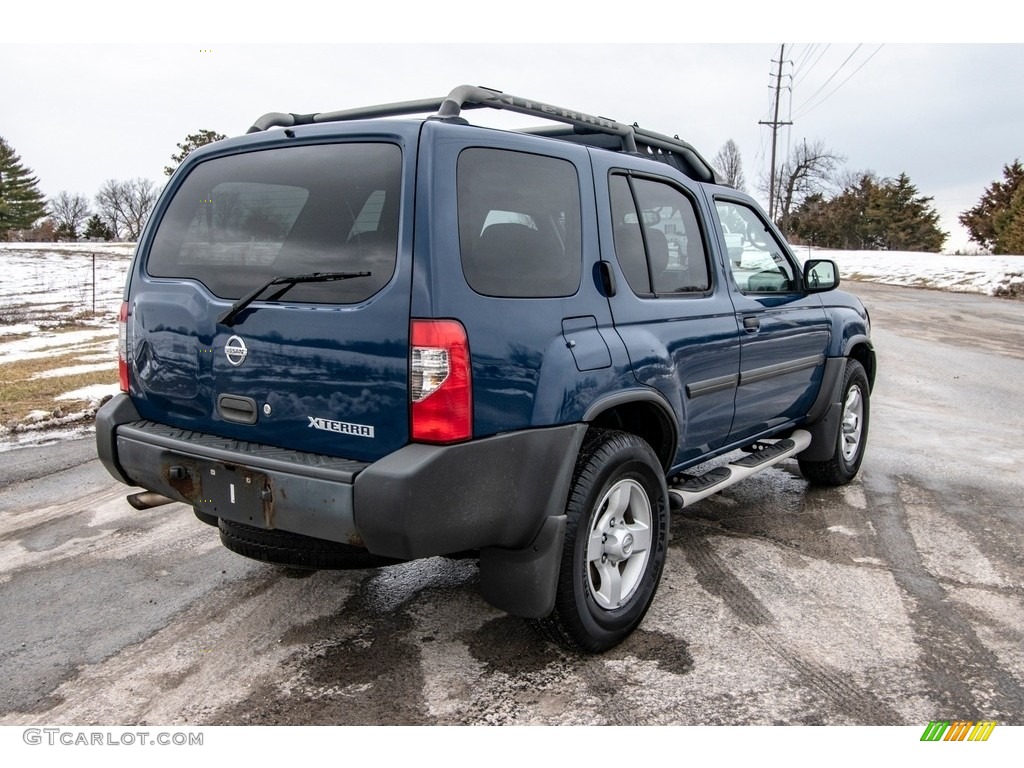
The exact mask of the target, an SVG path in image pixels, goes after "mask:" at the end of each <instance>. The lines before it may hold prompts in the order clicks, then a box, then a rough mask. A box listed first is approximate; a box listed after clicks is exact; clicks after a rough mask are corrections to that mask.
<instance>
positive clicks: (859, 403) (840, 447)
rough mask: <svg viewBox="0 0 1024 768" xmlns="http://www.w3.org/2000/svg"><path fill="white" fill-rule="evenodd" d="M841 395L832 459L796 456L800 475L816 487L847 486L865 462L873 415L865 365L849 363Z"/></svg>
mask: <svg viewBox="0 0 1024 768" xmlns="http://www.w3.org/2000/svg"><path fill="white" fill-rule="evenodd" d="M842 393H843V394H842V404H843V410H842V420H841V422H840V425H839V434H838V435H837V437H836V445H835V452H834V453H833V454H832V457H831V458H830V459H827V460H826V461H807V460H804V459H801V458H800V457H799V456H798V457H797V463H799V465H800V472H801V473H803V476H804V477H806V478H807V479H808V480H809V481H810V482H811V483H813V484H814V485H831V486H836V485H846V484H847V483H849V482H850V481H851V480H853V478H854V477H856V475H857V472H858V471H859V470H860V464H861V462H862V461H863V460H864V449H865V447H866V446H867V441H868V421H869V417H870V415H871V401H870V393H871V385H870V384H869V383H868V376H867V374H866V373H865V372H864V366H863V365H861V364H860V362H858V361H857V360H847V361H846V371H845V372H844V374H843V389H842Z"/></svg>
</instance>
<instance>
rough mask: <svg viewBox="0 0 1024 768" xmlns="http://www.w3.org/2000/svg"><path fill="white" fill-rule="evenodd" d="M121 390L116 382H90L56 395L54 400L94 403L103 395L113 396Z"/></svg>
mask: <svg viewBox="0 0 1024 768" xmlns="http://www.w3.org/2000/svg"><path fill="white" fill-rule="evenodd" d="M120 391H121V387H120V385H119V384H118V383H117V382H114V383H113V384H90V385H89V386H87V387H81V388H80V389H73V390H71V391H70V392H65V393H64V394H63V395H57V397H56V398H54V399H56V400H91V401H93V402H94V403H99V402H100V401H101V400H103V399H104V398H105V397H107V396H110V397H113V396H114V395H116V394H117V393H118V392H120Z"/></svg>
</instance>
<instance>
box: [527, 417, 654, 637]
mask: <svg viewBox="0 0 1024 768" xmlns="http://www.w3.org/2000/svg"><path fill="white" fill-rule="evenodd" d="M566 517H567V521H566V531H565V542H564V545H563V548H562V563H561V569H560V572H559V577H558V587H557V592H556V597H555V608H554V611H553V612H552V613H551V614H550V615H549V616H547V617H546V618H544V619H540V620H538V621H536V622H535V625H536V627H537V628H538V629H539V631H540V632H541V634H543V635H545V636H546V637H548V638H549V639H551V640H555V641H556V642H559V643H561V644H562V645H565V646H567V647H569V648H572V649H575V650H582V651H587V652H590V653H599V652H601V651H606V650H608V649H609V648H612V647H614V646H615V645H618V644H619V643H620V642H622V641H623V640H624V639H625V638H626V637H628V636H629V634H630V633H631V632H632V631H633V630H634V629H635V628H636V627H637V625H639V624H640V622H641V620H642V619H643V617H644V615H645V614H646V613H647V609H648V608H649V607H650V605H651V601H652V600H653V599H654V595H655V592H657V589H658V582H659V581H660V579H661V571H662V568H663V566H664V564H665V552H666V547H667V542H668V524H669V507H668V490H667V488H666V486H665V476H664V473H663V472H662V469H661V465H660V463H659V462H658V459H657V457H656V456H655V455H654V451H653V450H652V449H651V447H650V445H648V444H647V442H645V441H644V440H643V439H641V438H639V437H637V436H636V435H632V434H628V433H625V432H606V431H601V430H592V431H591V432H590V433H589V434H588V436H587V440H586V442H584V444H583V448H582V449H581V450H580V455H579V458H578V459H577V462H576V470H575V473H574V476H573V481H572V486H571V488H570V493H569V501H568V503H567V505H566Z"/></svg>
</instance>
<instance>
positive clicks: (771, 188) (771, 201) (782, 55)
mask: <svg viewBox="0 0 1024 768" xmlns="http://www.w3.org/2000/svg"><path fill="white" fill-rule="evenodd" d="M785 61H786V44H785V43H782V44H781V45H780V46H779V60H778V62H776V61H775V59H772V63H773V64H775V63H778V65H779V69H778V71H777V73H776V75H775V115H774V117H773V118H772V120H771V122H768V121H767V120H758V125H770V126H771V127H772V168H771V173H772V175H771V180H770V181H769V184H768V215H769V216H770V217H771V220H772V221H775V147H776V144H777V142H778V137H779V126H780V125H792V124H793V121H792V120H785V121H783V122H781V123H780V122H779V102H780V101H781V98H780V94H781V93H782V65H783V63H785ZM768 87H769V88H771V87H772V86H768Z"/></svg>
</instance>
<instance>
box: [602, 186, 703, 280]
mask: <svg viewBox="0 0 1024 768" xmlns="http://www.w3.org/2000/svg"><path fill="white" fill-rule="evenodd" d="M609 192H610V195H611V208H612V220H613V221H612V223H613V225H614V238H615V239H614V242H615V255H616V257H617V258H618V260H619V266H620V267H622V272H623V274H624V275H625V276H626V282H628V283H629V287H630V288H632V289H633V292H634V293H636V294H638V295H640V296H655V295H657V296H665V295H670V294H686V293H703V292H705V291H707V290H708V289H709V288H710V287H711V279H710V272H709V270H708V259H707V253H706V251H705V249H704V241H703V238H702V237H701V231H700V227H699V226H698V224H697V213H696V209H695V207H694V204H693V201H692V200H690V198H689V197H688V196H687V195H685V194H683V192H682V191H680V190H679V189H677V188H676V187H674V186H671V185H669V184H664V183H662V182H659V181H654V180H652V179H645V178H633V177H627V176H625V175H622V174H616V175H613V176H612V177H611V179H609Z"/></svg>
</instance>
